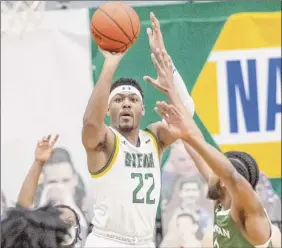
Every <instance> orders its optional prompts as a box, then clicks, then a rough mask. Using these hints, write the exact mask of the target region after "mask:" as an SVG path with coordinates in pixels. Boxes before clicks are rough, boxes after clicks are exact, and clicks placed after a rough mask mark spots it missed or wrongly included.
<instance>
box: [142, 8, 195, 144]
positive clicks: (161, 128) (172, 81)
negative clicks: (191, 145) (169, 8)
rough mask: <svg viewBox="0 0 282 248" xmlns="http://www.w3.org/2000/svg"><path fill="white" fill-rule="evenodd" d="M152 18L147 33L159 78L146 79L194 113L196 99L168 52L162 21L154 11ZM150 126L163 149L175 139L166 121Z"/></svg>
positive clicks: (170, 98) (176, 103) (175, 102)
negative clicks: (194, 99) (192, 96)
mask: <svg viewBox="0 0 282 248" xmlns="http://www.w3.org/2000/svg"><path fill="white" fill-rule="evenodd" d="M150 20H151V26H152V27H151V28H147V34H148V38H149V45H150V48H151V51H152V61H153V64H154V66H155V68H156V69H157V73H158V78H157V79H155V80H154V79H152V78H151V77H148V76H145V77H144V80H146V81H148V82H150V83H151V84H152V85H153V86H154V87H155V88H157V89H158V90H160V91H162V92H163V93H164V94H165V95H166V96H167V97H168V101H169V102H170V103H171V104H173V105H174V106H176V107H177V108H178V109H179V110H181V111H185V109H187V110H188V111H189V112H190V113H191V114H192V115H193V114H194V101H193V99H192V98H191V96H190V95H189V93H188V90H187V88H186V85H185V83H184V81H183V79H182V77H181V76H180V74H179V73H178V71H177V69H176V68H175V66H174V65H173V62H172V60H171V58H170V57H169V56H168V54H167V51H166V48H165V44H164V40H163V35H162V32H161V27H160V22H159V20H158V19H157V18H156V17H155V15H154V13H152V12H151V13H150ZM162 73H163V74H165V76H166V79H167V81H168V82H165V80H163V79H162V75H161V74H162ZM148 128H149V129H151V131H153V132H154V133H155V134H156V136H157V137H158V139H159V143H160V144H161V147H162V148H163V149H165V148H166V147H167V146H169V145H170V144H172V143H173V142H174V141H175V139H174V138H173V137H172V136H171V135H170V133H169V131H168V129H167V125H166V124H165V123H164V121H162V122H157V123H153V124H151V125H150V126H149V127H148Z"/></svg>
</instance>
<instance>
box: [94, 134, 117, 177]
mask: <svg viewBox="0 0 282 248" xmlns="http://www.w3.org/2000/svg"><path fill="white" fill-rule="evenodd" d="M114 135H115V141H114V149H113V152H112V154H111V157H110V158H109V160H108V162H107V163H106V165H105V166H104V167H103V168H102V169H101V170H99V171H97V172H96V173H91V176H92V177H93V178H99V177H102V176H104V175H105V174H106V173H107V172H108V171H109V170H110V169H111V168H112V167H113V165H114V163H115V161H116V159H117V156H118V153H119V148H120V147H119V146H120V144H119V137H118V135H116V134H115V133H114Z"/></svg>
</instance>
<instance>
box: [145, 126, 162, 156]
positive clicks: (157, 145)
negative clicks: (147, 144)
mask: <svg viewBox="0 0 282 248" xmlns="http://www.w3.org/2000/svg"><path fill="white" fill-rule="evenodd" d="M144 132H145V133H146V134H147V135H148V136H149V137H150V138H151V139H152V141H153V143H154V146H155V148H156V150H157V154H158V158H159V159H160V151H161V146H160V143H159V140H158V138H157V136H156V135H155V134H154V133H153V132H152V131H151V130H150V129H148V128H146V129H145V130H144Z"/></svg>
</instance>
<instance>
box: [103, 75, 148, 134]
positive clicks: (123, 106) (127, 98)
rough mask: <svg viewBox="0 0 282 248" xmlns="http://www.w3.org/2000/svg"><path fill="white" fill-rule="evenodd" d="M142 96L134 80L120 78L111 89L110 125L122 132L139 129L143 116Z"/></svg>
mask: <svg viewBox="0 0 282 248" xmlns="http://www.w3.org/2000/svg"><path fill="white" fill-rule="evenodd" d="M143 99H144V94H143V91H142V89H141V87H140V86H139V84H138V83H137V81H136V80H134V79H132V78H120V79H118V80H117V81H116V82H115V83H114V84H113V85H112V87H111V91H110V96H109V109H108V115H109V116H110V118H111V124H112V126H113V127H115V128H116V129H118V130H120V131H122V132H131V131H132V130H134V129H136V128H139V126H140V120H141V117H142V116H143V115H144V114H145V109H144V104H143Z"/></svg>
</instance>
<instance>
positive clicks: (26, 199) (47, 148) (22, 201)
mask: <svg viewBox="0 0 282 248" xmlns="http://www.w3.org/2000/svg"><path fill="white" fill-rule="evenodd" d="M58 138H59V136H58V135H56V136H55V138H54V139H53V140H52V141H51V135H48V137H44V138H43V139H42V140H41V141H39V142H38V143H37V146H36V149H35V158H34V162H33V164H32V166H31V168H30V170H29V172H28V174H27V176H26V178H25V180H24V182H23V185H22V187H21V190H20V193H19V196H18V200H17V204H18V205H20V206H22V207H25V208H31V207H32V206H33V202H34V196H35V193H36V188H37V185H38V180H39V177H40V174H41V172H42V168H43V165H44V164H45V163H46V161H47V160H48V159H49V158H50V157H51V155H52V153H53V147H54V145H55V143H56V142H57V140H58Z"/></svg>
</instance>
